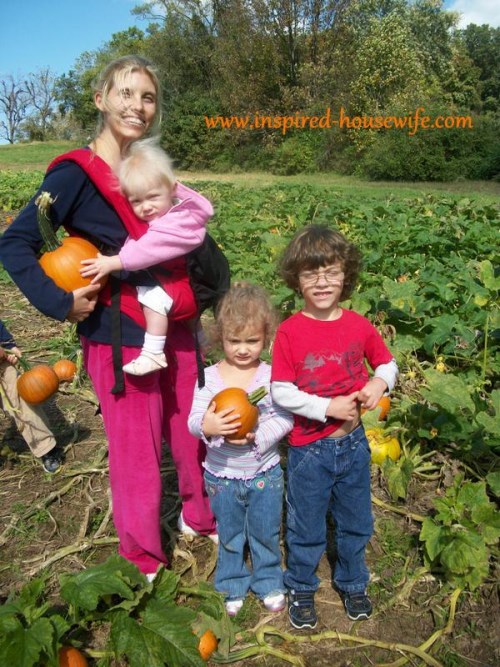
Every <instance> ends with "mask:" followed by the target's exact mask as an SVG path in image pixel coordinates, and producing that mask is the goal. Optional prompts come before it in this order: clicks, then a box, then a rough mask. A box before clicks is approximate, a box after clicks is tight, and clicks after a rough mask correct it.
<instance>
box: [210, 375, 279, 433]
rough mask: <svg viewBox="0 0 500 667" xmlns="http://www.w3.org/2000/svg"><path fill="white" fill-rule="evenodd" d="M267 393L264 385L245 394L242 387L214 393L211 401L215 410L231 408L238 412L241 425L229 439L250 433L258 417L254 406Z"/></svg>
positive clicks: (257, 410) (256, 408)
mask: <svg viewBox="0 0 500 667" xmlns="http://www.w3.org/2000/svg"><path fill="white" fill-rule="evenodd" d="M266 394H267V391H266V389H265V387H259V389H256V390H255V391H253V392H252V393H251V394H247V392H246V391H245V390H244V389H240V388H239V387H229V388H228V389H223V390H222V391H220V392H219V393H218V394H216V395H215V396H214V397H213V399H212V403H215V412H220V411H221V410H229V409H230V408H231V409H232V411H233V412H236V413H238V414H239V415H240V416H239V419H238V420H239V421H240V422H241V426H240V427H239V428H238V430H237V431H236V433H232V434H231V436H230V438H229V439H230V440H241V439H242V438H244V437H245V436H246V434H247V433H251V432H252V431H253V429H254V428H255V425H256V424H257V421H258V419H259V408H258V407H257V406H256V403H258V402H259V401H260V400H261V399H262V398H264V396H265V395H266Z"/></svg>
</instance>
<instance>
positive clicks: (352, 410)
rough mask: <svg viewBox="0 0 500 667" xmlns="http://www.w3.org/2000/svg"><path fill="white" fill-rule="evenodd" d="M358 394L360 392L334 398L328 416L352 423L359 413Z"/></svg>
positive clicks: (328, 409) (327, 412) (328, 408)
mask: <svg viewBox="0 0 500 667" xmlns="http://www.w3.org/2000/svg"><path fill="white" fill-rule="evenodd" d="M358 394H359V391H353V392H352V394H348V395H347V396H336V397H335V398H332V399H331V400H330V403H329V404H328V407H327V409H326V416H327V417H334V418H335V419H339V420H342V421H352V420H353V419H354V418H355V417H356V416H357V415H358V412H359V406H358V400H357V399H358Z"/></svg>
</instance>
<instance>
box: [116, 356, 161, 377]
mask: <svg viewBox="0 0 500 667" xmlns="http://www.w3.org/2000/svg"><path fill="white" fill-rule="evenodd" d="M167 365H168V364H167V358H166V357H165V355H164V353H163V352H161V353H160V354H153V353H152V352H146V351H145V350H142V352H141V353H140V355H139V356H138V357H137V359H133V360H132V361H131V362H130V363H128V364H125V366H123V370H124V371H125V373H129V375H148V374H149V373H154V372H155V371H160V370H161V369H162V368H166V367H167Z"/></svg>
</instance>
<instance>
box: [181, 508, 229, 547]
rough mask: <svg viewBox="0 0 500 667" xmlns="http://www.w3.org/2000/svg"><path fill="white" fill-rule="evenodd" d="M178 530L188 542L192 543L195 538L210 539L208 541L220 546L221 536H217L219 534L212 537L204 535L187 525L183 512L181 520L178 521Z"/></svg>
mask: <svg viewBox="0 0 500 667" xmlns="http://www.w3.org/2000/svg"><path fill="white" fill-rule="evenodd" d="M177 528H178V529H179V530H180V532H181V533H182V535H183V537H185V538H186V540H187V541H188V542H192V541H193V539H194V538H195V537H208V539H209V540H211V541H212V542H213V543H214V544H219V536H218V535H217V533H210V535H202V534H201V533H199V532H198V531H197V530H195V529H194V528H191V526H188V525H187V523H185V521H184V517H183V516H182V512H181V513H180V514H179V518H178V519H177Z"/></svg>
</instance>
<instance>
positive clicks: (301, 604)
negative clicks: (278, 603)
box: [288, 590, 318, 630]
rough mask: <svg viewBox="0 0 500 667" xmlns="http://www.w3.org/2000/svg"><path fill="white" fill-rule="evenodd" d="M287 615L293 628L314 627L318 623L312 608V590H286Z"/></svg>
mask: <svg viewBox="0 0 500 667" xmlns="http://www.w3.org/2000/svg"><path fill="white" fill-rule="evenodd" d="M288 616H289V618H290V623H291V624H292V625H293V627H294V628H297V629H298V630H301V629H302V628H311V629H313V628H315V627H316V624H317V623H318V617H317V616H316V610H315V609H314V591H294V590H290V591H288Z"/></svg>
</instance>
